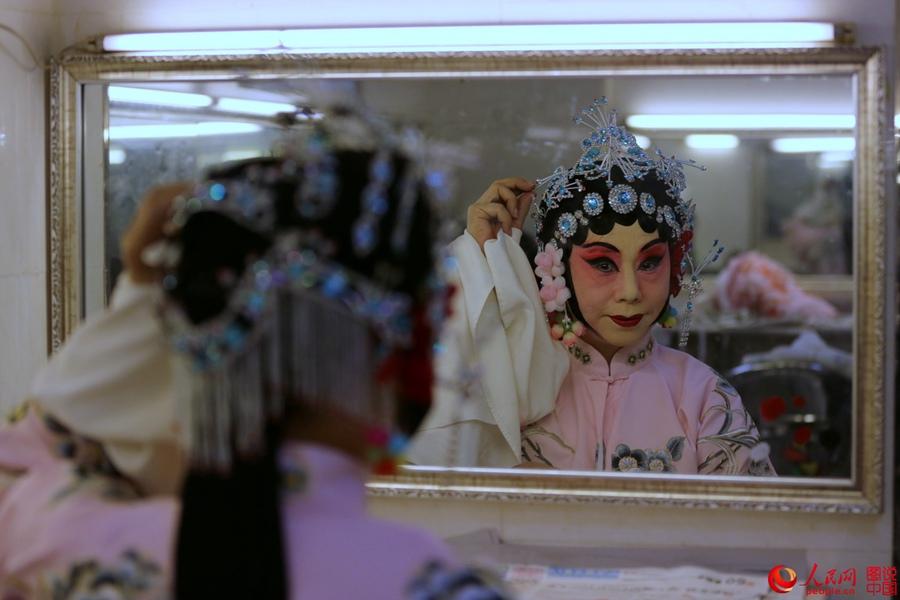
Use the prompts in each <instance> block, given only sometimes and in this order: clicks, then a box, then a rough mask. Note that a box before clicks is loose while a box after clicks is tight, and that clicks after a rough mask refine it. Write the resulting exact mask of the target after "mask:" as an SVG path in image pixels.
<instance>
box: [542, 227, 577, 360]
mask: <svg viewBox="0 0 900 600" xmlns="http://www.w3.org/2000/svg"><path fill="white" fill-rule="evenodd" d="M562 257H563V251H562V248H557V247H556V246H554V245H553V244H547V245H546V246H544V249H543V250H541V251H540V252H538V253H537V255H536V256H535V257H534V264H535V265H536V267H535V269H534V273H535V275H537V276H538V277H540V278H541V281H540V283H539V284H538V287H539V288H540V296H541V301H542V302H543V303H544V310H545V311H546V312H547V314H548V315H549V322H550V335H551V336H552V337H553V339H555V340H561V341H562V343H563V344H564V345H565V346H566V347H567V348H572V347H573V346H574V345H575V342H576V341H578V338H580V337H581V336H582V335H584V331H585V327H584V323H582V322H581V321H579V320H577V319H573V318H572V317H570V316H569V314H568V311H567V310H566V303H567V302H568V301H569V299H570V298H571V297H572V292H571V291H570V290H569V287H568V286H567V285H566V280H565V278H564V277H563V275H564V274H565V272H566V266H565V265H564V264H563V262H562Z"/></svg>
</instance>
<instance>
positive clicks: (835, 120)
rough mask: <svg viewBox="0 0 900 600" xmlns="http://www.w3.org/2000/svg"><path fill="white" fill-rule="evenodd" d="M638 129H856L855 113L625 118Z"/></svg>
mask: <svg viewBox="0 0 900 600" xmlns="http://www.w3.org/2000/svg"><path fill="white" fill-rule="evenodd" d="M625 123H626V124H627V125H628V126H629V127H633V128H635V129H650V130H660V129H673V130H680V131H693V130H725V131H742V130H765V129H853V127H854V126H855V125H856V117H854V116H853V115H806V114H804V115H789V114H760V115H741V114H731V115H671V114H670V115H631V116H629V117H627V118H626V119H625Z"/></svg>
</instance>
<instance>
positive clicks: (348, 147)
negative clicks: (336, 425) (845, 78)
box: [161, 115, 447, 471]
mask: <svg viewBox="0 0 900 600" xmlns="http://www.w3.org/2000/svg"><path fill="white" fill-rule="evenodd" d="M293 135H294V137H293V138H292V139H290V141H289V142H288V143H287V144H286V148H285V149H284V150H285V155H284V156H282V157H280V158H264V159H252V160H249V161H244V162H242V163H238V164H236V165H231V166H226V167H224V168H222V169H220V170H219V171H218V172H217V173H214V174H212V175H211V177H210V178H209V180H207V181H206V182H204V183H202V184H201V185H199V186H197V188H196V190H195V191H194V193H193V194H192V196H191V197H189V198H183V199H180V200H179V202H178V206H177V208H176V215H175V217H174V219H173V223H174V225H175V227H176V228H178V230H177V232H176V234H175V235H174V236H173V239H172V241H171V242H170V243H169V250H168V252H167V254H168V255H169V259H168V261H167V266H168V267H169V271H168V274H167V275H166V277H165V278H164V280H163V286H164V288H165V289H166V301H165V303H164V305H163V307H162V309H161V314H162V317H163V322H164V325H165V326H166V328H167V330H168V332H169V336H170V338H171V339H172V341H173V343H174V345H175V347H176V349H177V350H178V351H179V352H180V354H181V355H183V356H184V357H186V358H187V359H188V360H187V363H188V366H189V371H190V373H189V379H190V382H189V385H185V386H181V388H182V391H186V392H187V396H188V397H187V398H184V400H185V403H184V404H185V405H186V407H187V408H188V409H189V411H190V422H191V427H190V429H189V436H190V440H189V447H190V449H191V460H192V463H193V465H194V466H195V467H200V468H207V469H214V470H220V471H227V469H228V468H229V467H230V465H231V464H232V461H233V460H234V458H235V456H234V455H237V457H241V458H246V457H254V456H258V455H259V454H260V453H261V452H262V451H263V450H264V445H265V443H266V442H265V430H266V426H267V424H268V423H269V421H270V420H272V419H274V418H277V417H278V416H279V415H280V414H281V413H282V411H284V409H285V408H286V407H288V406H289V405H290V404H291V403H293V402H297V401H298V400H299V401H302V404H303V406H304V407H307V408H313V409H317V408H327V409H336V410H339V411H341V412H342V413H344V414H348V415H351V416H355V417H358V418H360V419H362V420H364V421H368V422H373V421H375V422H379V423H381V424H385V423H386V422H388V421H390V420H391V419H392V418H393V417H394V414H393V413H392V412H391V411H392V410H393V407H391V406H389V405H388V404H390V403H389V402H387V403H386V402H385V399H384V398H382V397H381V396H380V395H379V394H378V392H377V390H375V389H373V388H374V386H373V383H372V382H373V377H374V375H375V373H376V370H378V372H379V373H381V374H382V375H385V374H388V375H390V374H391V373H393V374H394V375H397V374H399V375H406V374H408V373H409V372H410V371H413V370H414V369H416V368H418V369H420V370H421V369H425V370H427V371H428V372H427V373H421V374H418V375H419V381H418V383H419V386H418V388H416V389H414V390H413V389H404V390H400V391H401V392H403V393H406V394H419V395H428V394H430V382H431V380H430V376H431V375H430V362H429V360H430V350H431V345H432V340H431V337H432V335H436V333H437V331H438V329H439V326H440V321H441V320H442V319H443V316H444V314H445V303H446V298H447V291H446V288H445V286H444V285H443V283H442V280H441V278H440V277H438V275H437V273H436V271H435V269H434V266H435V263H434V261H433V260H431V259H432V257H435V256H436V252H437V248H438V247H439V244H440V242H439V240H437V239H436V237H435V236H434V235H433V231H432V230H431V227H430V225H431V224H432V223H435V222H436V221H435V220H433V219H431V218H430V215H431V212H432V209H433V208H434V207H432V206H431V203H430V202H429V200H428V197H429V196H428V194H427V193H426V190H425V189H424V188H423V185H422V182H423V175H424V174H423V173H422V172H421V171H420V168H419V165H418V163H417V162H415V161H414V160H412V159H411V158H410V157H409V156H407V155H406V154H405V153H404V152H403V150H402V148H401V147H400V143H399V142H398V141H397V138H395V137H393V136H392V135H390V134H389V133H385V130H384V128H383V127H379V126H377V124H373V123H372V122H371V121H370V120H366V119H362V118H361V117H359V116H356V115H343V116H335V117H333V118H326V119H325V120H324V121H323V122H322V123H321V124H319V125H318V126H317V127H316V129H315V130H313V131H312V132H307V133H306V134H302V133H301V134H299V135H298V134H293ZM210 220H212V221H218V222H219V223H221V222H222V221H223V220H225V221H228V222H231V223H233V224H236V225H237V226H239V227H240V229H241V230H242V231H246V232H248V233H247V235H248V236H250V238H251V239H252V240H253V243H252V244H250V245H251V246H254V245H255V246H254V249H253V250H252V251H250V252H247V253H246V256H247V258H246V259H244V258H243V255H241V257H242V258H241V261H242V264H237V265H231V266H229V265H217V263H216V262H215V261H216V260H217V252H216V250H217V249H216V248H211V247H209V246H210V245H212V244H217V245H218V251H219V253H221V254H227V250H228V248H227V246H228V245H229V242H228V241H227V240H225V241H223V240H222V239H221V235H220V236H219V239H218V240H217V241H216V242H214V241H212V240H206V239H204V233H203V232H202V230H203V227H204V221H205V222H206V223H207V224H208V223H209V221H210ZM232 230H235V231H236V230H237V228H235V227H232ZM207 237H208V236H207ZM235 243H237V242H235ZM204 245H205V246H206V247H204ZM204 253H205V254H207V255H209V256H210V257H211V258H210V259H209V260H210V261H212V262H211V263H210V264H204V265H201V267H199V268H193V270H192V269H191V268H188V267H185V265H186V264H189V263H190V262H191V260H203V259H197V258H194V259H192V258H191V257H192V256H193V257H197V256H199V255H201V254H204ZM210 265H212V266H210ZM210 290H211V291H210ZM204 294H206V295H208V296H209V299H207V298H205V297H204ZM197 297H199V298H201V299H204V302H200V303H197V302H192V301H191V298H197ZM216 298H219V301H218V302H219V303H218V305H216V302H217V300H216ZM193 304H196V305H197V306H193V307H192V305H193ZM210 304H212V305H214V309H210V308H209V306H210ZM373 339H374V340H375V343H374V344H373ZM405 381H406V380H405ZM400 385H404V384H403V383H402V382H401V383H400ZM409 385H410V384H408V382H407V388H409ZM421 400H422V399H421V398H420V399H418V401H420V402H421ZM378 435H380V434H378ZM383 441H384V442H385V444H387V443H388V442H389V443H390V444H394V445H396V443H397V440H388V439H385V440H383Z"/></svg>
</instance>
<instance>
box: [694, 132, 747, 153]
mask: <svg viewBox="0 0 900 600" xmlns="http://www.w3.org/2000/svg"><path fill="white" fill-rule="evenodd" d="M739 142H740V140H738V136H736V135H729V134H702V133H701V134H694V135H689V136H687V137H686V138H684V143H685V144H687V146H688V148H694V149H697V150H728V149H731V148H737V146H738V143H739Z"/></svg>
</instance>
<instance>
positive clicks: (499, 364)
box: [420, 229, 569, 467]
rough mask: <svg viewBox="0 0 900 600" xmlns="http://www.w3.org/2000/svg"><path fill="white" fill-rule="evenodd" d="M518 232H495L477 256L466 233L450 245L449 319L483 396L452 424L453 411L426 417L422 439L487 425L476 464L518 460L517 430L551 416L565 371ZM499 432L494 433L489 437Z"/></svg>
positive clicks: (562, 352)
mask: <svg viewBox="0 0 900 600" xmlns="http://www.w3.org/2000/svg"><path fill="white" fill-rule="evenodd" d="M521 235H522V232H521V231H519V230H518V229H514V230H513V235H512V236H508V235H506V234H504V233H502V232H501V233H500V234H499V236H498V237H497V239H496V240H489V241H487V242H486V243H485V245H484V252H483V253H482V251H481V248H479V246H478V242H477V241H476V240H475V238H473V237H472V236H471V235H469V234H468V233H464V234H463V235H461V236H460V237H459V238H457V239H456V240H455V241H454V242H453V243H452V244H451V245H450V249H451V252H452V254H453V256H454V257H455V258H456V260H457V263H458V269H459V279H460V282H459V283H460V288H461V289H460V291H459V292H458V293H459V294H460V295H461V296H462V298H461V302H458V303H457V306H460V305H461V310H458V311H456V313H455V314H454V315H453V319H455V320H456V319H459V320H461V321H462V323H457V326H458V327H459V328H460V329H461V330H462V333H463V335H464V337H465V338H466V339H464V340H463V341H462V342H460V343H459V344H458V346H459V348H458V350H459V351H469V352H471V354H472V356H473V359H474V361H475V362H476V363H477V365H478V370H479V375H480V378H479V383H480V391H481V394H479V395H478V396H477V397H475V398H470V399H469V402H474V404H475V405H474V406H472V407H470V408H469V409H468V410H466V411H460V412H457V413H456V414H467V415H468V418H467V419H465V420H464V421H463V420H458V421H454V420H452V415H453V414H454V413H453V411H446V410H445V411H441V413H442V415H438V414H434V415H430V416H429V418H428V420H427V421H426V423H425V426H424V428H423V434H420V435H421V436H422V439H421V442H424V441H425V436H428V435H429V433H430V432H431V433H433V432H437V431H442V432H444V433H445V434H448V433H449V432H450V431H451V430H452V429H453V428H454V427H456V428H458V429H459V430H462V429H464V425H466V423H468V424H469V425H468V427H469V428H470V429H471V424H472V423H475V422H478V423H479V425H481V424H485V423H486V424H488V425H490V427H487V428H485V427H482V426H479V429H485V431H484V433H483V434H482V435H480V436H478V440H479V443H480V444H481V445H482V446H483V447H480V448H478V449H477V451H476V453H477V456H478V457H479V460H480V461H481V462H480V464H479V466H491V467H510V466H514V465H517V464H519V463H520V462H521V460H520V454H521V437H520V428H521V426H522V425H523V424H526V423H531V422H533V421H536V420H538V419H540V418H541V417H544V416H546V415H547V414H549V413H550V412H552V411H553V408H554V407H555V405H556V396H557V394H558V393H559V389H560V387H561V386H562V382H563V380H564V379H565V377H566V375H567V373H568V369H569V355H568V352H567V351H566V350H565V348H564V347H563V346H562V345H561V344H559V343H557V342H555V341H554V340H553V339H552V338H551V337H550V332H549V330H548V327H547V321H546V316H545V312H544V308H543V305H542V303H541V300H540V297H539V295H538V287H537V282H536V281H535V277H534V273H533V272H532V269H531V265H530V264H529V263H528V259H527V257H526V256H525V253H524V252H523V251H522V249H521V248H520V246H519V239H520V238H521ZM497 430H499V434H500V435H497V434H496V433H493V434H492V431H493V432H496V431H497ZM459 433H460V432H459V431H458V432H457V434H459ZM432 437H433V436H432Z"/></svg>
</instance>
